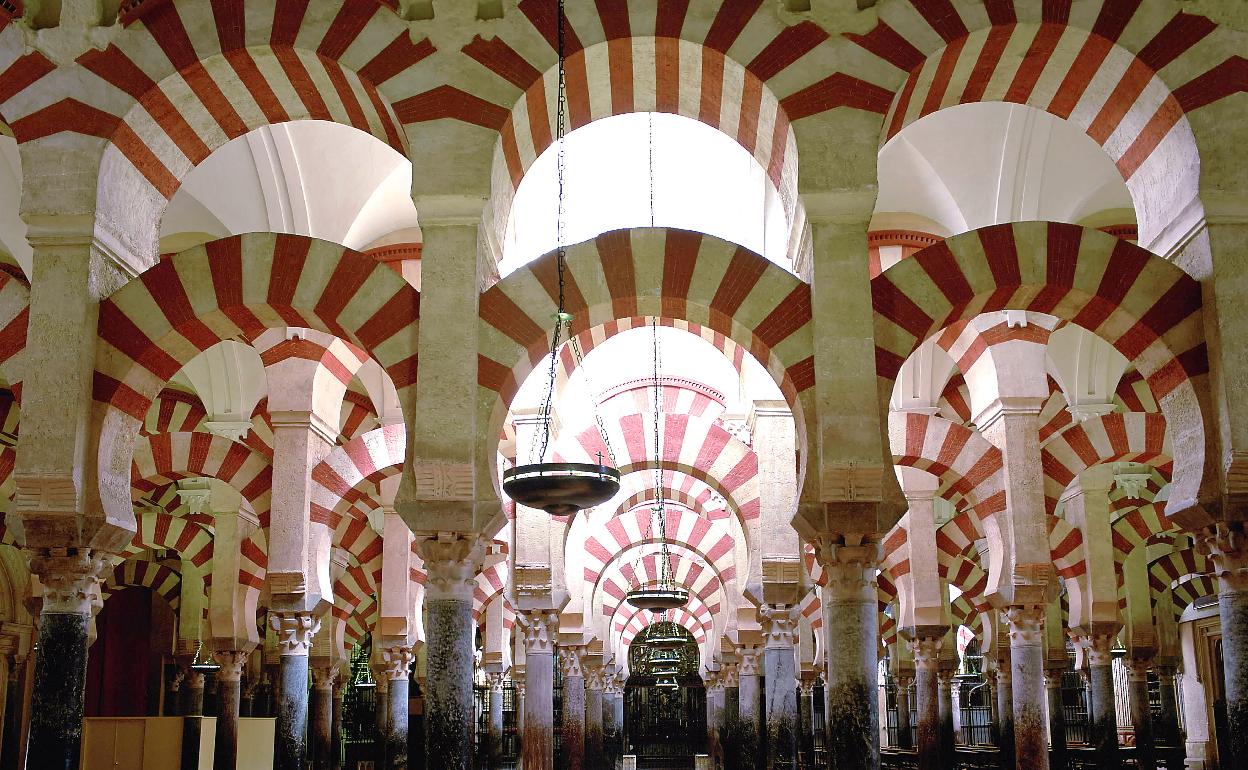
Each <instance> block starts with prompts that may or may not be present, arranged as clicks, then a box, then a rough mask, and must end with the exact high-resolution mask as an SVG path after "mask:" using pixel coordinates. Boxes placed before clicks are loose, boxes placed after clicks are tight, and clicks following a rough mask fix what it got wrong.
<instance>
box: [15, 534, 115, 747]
mask: <svg viewBox="0 0 1248 770" xmlns="http://www.w3.org/2000/svg"><path fill="white" fill-rule="evenodd" d="M104 558H105V557H104V555H102V554H100V555H96V554H92V552H91V551H90V550H87V549H84V550H83V551H82V552H79V553H74V554H72V555H65V556H53V555H47V554H41V553H38V554H33V555H32V556H31V558H30V569H31V572H33V573H35V574H36V575H38V576H39V578H40V581H41V583H42V584H43V606H42V608H41V609H40V611H39V641H38V645H39V656H38V658H37V659H36V660H35V682H34V691H33V694H32V696H31V703H30V738H29V744H28V748H27V765H26V766H27V768H29V770H72V769H73V768H77V767H78V760H79V751H80V747H81V744H82V712H83V705H84V688H85V685H86V678H87V645H88V639H87V628H88V624H89V622H90V620H91V595H92V589H93V588H94V587H95V586H96V584H97V583H98V581H99V575H100V573H101V572H102V571H103V569H104V567H105V563H106V562H105V561H104Z"/></svg>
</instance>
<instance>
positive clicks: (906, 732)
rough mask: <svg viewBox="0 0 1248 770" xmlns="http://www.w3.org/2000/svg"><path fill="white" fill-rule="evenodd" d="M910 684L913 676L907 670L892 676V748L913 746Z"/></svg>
mask: <svg viewBox="0 0 1248 770" xmlns="http://www.w3.org/2000/svg"><path fill="white" fill-rule="evenodd" d="M912 684H914V677H912V676H910V674H909V673H908V672H903V673H899V674H897V675H896V676H894V677H893V688H894V689H893V701H894V702H895V703H896V704H897V743H896V744H895V745H894V746H893V748H897V749H906V750H909V749H913V748H914V745H913V744H912V743H911V741H910V727H911V723H910V685H912Z"/></svg>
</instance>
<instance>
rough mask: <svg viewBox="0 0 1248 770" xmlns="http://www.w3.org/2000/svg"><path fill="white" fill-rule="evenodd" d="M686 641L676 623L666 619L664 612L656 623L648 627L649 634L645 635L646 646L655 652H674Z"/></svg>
mask: <svg viewBox="0 0 1248 770" xmlns="http://www.w3.org/2000/svg"><path fill="white" fill-rule="evenodd" d="M687 641H688V639H686V638H685V635H684V633H682V631H681V628H680V626H679V625H678V624H677V623H676V621H674V620H668V619H667V613H666V612H664V613H663V615H662V616H661V617H660V618H659V622H658V623H655V624H654V625H653V626H651V627H650V632H649V633H648V634H647V635H646V644H647V645H648V646H649V647H651V648H652V649H656V650H676V649H679V648H680V647H682V646H684V644H685V642H687Z"/></svg>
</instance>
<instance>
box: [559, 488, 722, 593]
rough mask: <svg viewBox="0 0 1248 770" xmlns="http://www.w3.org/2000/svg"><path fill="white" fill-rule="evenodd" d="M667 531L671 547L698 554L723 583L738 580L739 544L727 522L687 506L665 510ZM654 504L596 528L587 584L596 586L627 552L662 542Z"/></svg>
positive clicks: (588, 551)
mask: <svg viewBox="0 0 1248 770" xmlns="http://www.w3.org/2000/svg"><path fill="white" fill-rule="evenodd" d="M665 510H666V513H665V516H664V527H665V529H666V534H667V539H668V542H670V543H675V544H678V545H682V546H685V547H687V548H689V549H690V550H691V551H694V552H695V553H697V554H698V555H699V556H701V558H703V559H704V560H705V561H706V563H707V564H709V565H710V566H711V567H712V568H713V569H714V570H715V571H716V572H718V573H719V575H720V577H721V579H723V580H732V579H733V578H735V577H736V565H735V562H734V558H733V556H734V547H735V541H734V539H733V536H732V532H731V531H730V530H729V528H728V526H727V523H726V522H715V521H711V520H709V519H706V518H704V517H702V516H699V515H697V514H696V513H694V512H693V511H691V510H688V509H687V508H684V507H683V506H675V505H669V506H667V507H666V508H665ZM652 519H653V516H652V515H651V512H650V502H649V501H647V502H645V503H643V504H642V505H640V506H639V507H636V508H632V509H630V510H627V511H625V512H624V513H621V514H620V515H618V516H615V517H613V518H611V519H610V520H608V521H606V522H604V523H603V524H601V525H598V526H595V527H594V529H593V530H592V532H591V534H590V535H589V537H587V538H586V539H585V550H584V554H583V557H584V565H585V572H584V576H585V580H586V582H588V583H591V584H594V583H597V582H598V578H599V577H600V576H601V575H602V574H603V572H604V571H605V570H606V569H607V567H608V565H610V564H611V563H612V562H614V561H615V560H616V559H618V558H623V556H622V554H623V553H624V551H625V550H626V549H629V548H631V547H633V546H639V545H643V544H647V543H655V542H658V532H655V531H653V527H652V523H651V522H652Z"/></svg>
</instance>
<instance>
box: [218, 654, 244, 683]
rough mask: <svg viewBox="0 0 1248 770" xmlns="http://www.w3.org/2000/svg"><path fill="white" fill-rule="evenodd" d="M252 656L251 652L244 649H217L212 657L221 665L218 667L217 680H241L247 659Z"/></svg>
mask: <svg viewBox="0 0 1248 770" xmlns="http://www.w3.org/2000/svg"><path fill="white" fill-rule="evenodd" d="M250 656H251V653H250V652H247V651H244V650H216V651H215V652H213V653H212V659H213V660H215V661H216V662H217V665H218V666H220V667H221V668H219V669H217V681H220V682H241V681H242V679H243V670H244V669H246V668H247V659H248V658H249V657H250Z"/></svg>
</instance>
